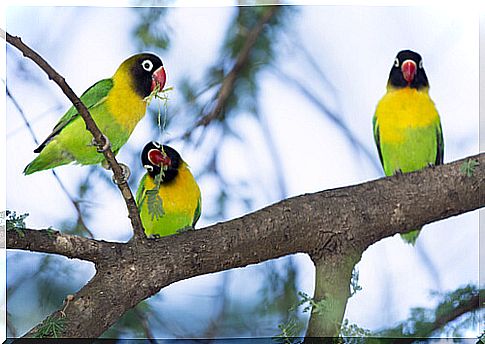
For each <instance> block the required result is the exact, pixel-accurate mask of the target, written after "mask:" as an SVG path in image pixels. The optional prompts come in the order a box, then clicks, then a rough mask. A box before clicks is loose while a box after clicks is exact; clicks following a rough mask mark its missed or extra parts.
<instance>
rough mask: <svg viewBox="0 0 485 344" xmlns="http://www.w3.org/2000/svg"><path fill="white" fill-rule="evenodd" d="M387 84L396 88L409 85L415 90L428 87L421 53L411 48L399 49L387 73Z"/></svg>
mask: <svg viewBox="0 0 485 344" xmlns="http://www.w3.org/2000/svg"><path fill="white" fill-rule="evenodd" d="M389 84H390V85H392V86H394V87H397V88H404V87H411V88H415V89H417V90H419V89H421V88H425V87H428V86H429V84H428V78H427V77H426V73H425V72H424V68H423V60H422V58H421V55H419V54H418V53H415V52H414V51H411V50H402V51H400V52H399V53H398V54H397V56H396V58H395V59H394V64H393V65H392V68H391V72H390V73H389Z"/></svg>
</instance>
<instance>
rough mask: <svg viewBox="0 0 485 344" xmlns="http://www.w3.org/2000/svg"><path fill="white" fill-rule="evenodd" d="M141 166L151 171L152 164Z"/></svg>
mask: <svg viewBox="0 0 485 344" xmlns="http://www.w3.org/2000/svg"><path fill="white" fill-rule="evenodd" d="M143 168H144V169H145V170H147V171H148V172H153V166H152V165H143Z"/></svg>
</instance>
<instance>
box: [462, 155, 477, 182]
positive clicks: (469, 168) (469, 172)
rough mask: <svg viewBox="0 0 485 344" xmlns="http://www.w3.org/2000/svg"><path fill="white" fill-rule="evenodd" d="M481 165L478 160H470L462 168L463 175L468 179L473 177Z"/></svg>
mask: <svg viewBox="0 0 485 344" xmlns="http://www.w3.org/2000/svg"><path fill="white" fill-rule="evenodd" d="M478 165H479V163H478V160H476V159H468V160H467V161H465V162H463V164H461V166H460V172H461V174H464V175H465V176H467V177H468V178H470V177H473V173H475V169H476V168H477V166H478Z"/></svg>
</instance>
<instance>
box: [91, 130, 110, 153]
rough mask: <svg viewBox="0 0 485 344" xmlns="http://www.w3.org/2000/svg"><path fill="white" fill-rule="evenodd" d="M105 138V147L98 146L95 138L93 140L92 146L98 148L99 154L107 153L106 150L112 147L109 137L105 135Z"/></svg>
mask: <svg viewBox="0 0 485 344" xmlns="http://www.w3.org/2000/svg"><path fill="white" fill-rule="evenodd" d="M103 138H104V145H103V147H99V146H98V145H97V144H96V140H95V139H94V137H93V139H92V140H91V144H92V145H93V146H97V148H96V151H97V152H98V153H103V152H105V151H106V150H107V149H108V148H109V147H111V142H109V139H108V137H107V136H106V135H104V134H103Z"/></svg>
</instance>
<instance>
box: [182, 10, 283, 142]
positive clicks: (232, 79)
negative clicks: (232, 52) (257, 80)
mask: <svg viewBox="0 0 485 344" xmlns="http://www.w3.org/2000/svg"><path fill="white" fill-rule="evenodd" d="M268 7H269V8H268V10H267V11H266V13H264V15H263V16H262V17H261V19H260V20H259V22H258V23H257V24H256V25H255V26H254V27H253V28H252V29H251V31H249V32H248V34H247V37H246V40H245V42H244V45H243V46H242V48H241V50H240V52H239V54H238V56H237V59H236V61H235V63H234V66H233V67H232V69H231V70H230V71H229V73H227V74H226V75H225V76H224V79H223V80H222V83H221V86H220V87H219V90H218V91H217V96H216V98H215V100H214V102H215V105H214V106H213V107H212V110H210V112H208V113H206V114H205V115H204V116H203V117H202V118H200V119H199V120H198V121H197V122H196V123H195V125H194V126H193V127H192V128H190V129H189V130H187V131H186V132H185V133H184V134H183V135H182V137H183V138H187V137H189V136H190V135H191V134H192V132H193V131H194V130H195V129H196V128H198V127H200V126H203V127H206V126H207V125H209V123H210V122H212V121H213V120H214V119H216V118H217V117H218V116H219V115H220V113H221V111H222V109H223V108H224V106H225V104H226V102H227V99H228V98H229V97H230V96H231V94H232V92H233V91H234V85H235V83H236V80H237V78H238V76H239V73H240V71H241V69H242V68H243V67H244V66H245V65H246V64H247V63H248V60H249V57H250V55H251V51H252V49H253V47H254V45H255V44H256V42H257V40H258V38H259V36H260V35H261V32H262V31H263V29H264V26H265V25H266V24H267V23H268V22H269V21H270V20H271V18H272V17H273V16H274V14H275V13H276V11H277V10H278V5H275V6H268Z"/></svg>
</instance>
